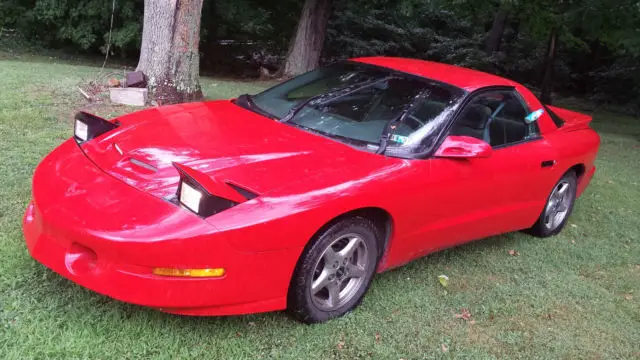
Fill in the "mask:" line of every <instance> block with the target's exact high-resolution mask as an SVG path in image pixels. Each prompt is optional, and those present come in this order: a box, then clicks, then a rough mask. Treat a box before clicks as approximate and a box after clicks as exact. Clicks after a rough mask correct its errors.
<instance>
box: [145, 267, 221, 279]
mask: <svg viewBox="0 0 640 360" xmlns="http://www.w3.org/2000/svg"><path fill="white" fill-rule="evenodd" d="M153 274H154V275H160V276H178V277H222V276H224V274H225V270H224V269H223V268H215V269H172V268H154V269H153Z"/></svg>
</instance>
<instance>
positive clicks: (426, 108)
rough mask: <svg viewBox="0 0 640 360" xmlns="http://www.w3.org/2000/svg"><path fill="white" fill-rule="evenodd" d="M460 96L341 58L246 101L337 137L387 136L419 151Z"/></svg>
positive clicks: (365, 139)
mask: <svg viewBox="0 0 640 360" xmlns="http://www.w3.org/2000/svg"><path fill="white" fill-rule="evenodd" d="M463 95H464V91H463V90H461V89H458V88H455V87H453V86H450V85H446V84H442V83H439V82H436V81H431V80H429V79H424V78H418V77H414V76H411V75H407V74H402V73H398V72H394V71H392V70H389V69H385V68H379V67H374V66H370V65H365V64H358V63H353V62H345V63H336V64H333V65H331V66H328V67H324V68H320V69H318V70H314V71H311V72H309V73H306V74H303V75H301V76H298V77H296V78H294V79H292V80H289V81H287V82H285V83H282V84H280V85H277V86H275V87H273V88H271V89H268V90H266V91H264V92H262V93H260V94H258V95H256V96H254V97H253V98H252V101H253V102H254V103H255V105H256V106H258V107H259V108H260V109H262V110H263V111H265V112H267V113H269V114H272V115H274V117H277V118H280V119H282V118H285V119H286V120H287V122H288V123H290V124H292V125H295V126H299V127H301V128H305V129H308V130H312V131H315V132H319V133H321V134H323V135H326V136H330V137H335V138H338V139H340V140H351V141H352V142H360V143H365V144H375V145H378V144H379V143H380V139H381V137H382V136H383V135H389V137H388V139H389V147H390V148H391V147H406V148H408V147H411V148H414V149H418V148H421V149H424V148H425V146H429V145H430V143H431V142H432V140H433V139H432V140H429V138H434V134H436V133H438V131H437V130H438V129H439V128H441V125H444V123H445V121H446V119H447V118H448V116H449V114H450V113H451V112H452V111H453V110H454V109H455V108H456V106H457V104H458V102H459V100H460V99H461V98H462V96H463ZM310 100H311V101H310ZM298 107H299V108H298ZM292 109H293V110H292ZM292 113H293V116H291V114H292ZM396 121H397V122H396ZM388 124H391V125H390V126H388V127H387V125H388ZM385 131H387V132H388V134H384V133H385ZM390 150H393V149H390Z"/></svg>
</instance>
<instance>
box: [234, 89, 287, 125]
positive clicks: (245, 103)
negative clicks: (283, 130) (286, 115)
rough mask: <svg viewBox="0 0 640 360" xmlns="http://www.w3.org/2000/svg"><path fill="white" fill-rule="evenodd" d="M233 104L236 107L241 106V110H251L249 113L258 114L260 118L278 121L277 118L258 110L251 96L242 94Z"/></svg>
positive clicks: (260, 109)
mask: <svg viewBox="0 0 640 360" xmlns="http://www.w3.org/2000/svg"><path fill="white" fill-rule="evenodd" d="M235 103H236V104H237V105H240V106H242V107H243V108H245V109H247V110H251V111H253V112H256V113H258V114H260V115H262V116H266V117H268V118H271V119H274V120H279V119H278V117H277V116H275V115H273V114H270V113H268V112H266V111H264V110H262V108H260V107H259V106H258V105H256V103H255V102H254V101H253V98H252V96H251V95H249V94H242V95H240V96H238V98H237V99H236V100H235Z"/></svg>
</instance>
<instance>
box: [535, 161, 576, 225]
mask: <svg viewBox="0 0 640 360" xmlns="http://www.w3.org/2000/svg"><path fill="white" fill-rule="evenodd" d="M577 184H578V179H577V177H576V174H575V172H573V171H569V172H567V173H566V174H564V175H563V176H562V178H561V179H560V181H558V183H557V184H556V185H555V186H554V187H553V190H552V191H551V194H550V195H549V198H548V199H547V204H546V205H545V207H544V210H542V214H540V217H539V218H538V221H536V223H535V224H534V225H533V227H531V228H530V229H529V230H528V231H529V233H531V234H532V235H535V236H538V237H548V236H553V235H556V234H558V233H559V232H560V231H561V230H562V229H563V228H564V227H565V225H566V224H567V221H568V220H569V215H571V211H572V210H573V204H574V202H575V200H576V190H577Z"/></svg>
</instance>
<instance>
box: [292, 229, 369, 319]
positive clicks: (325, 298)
mask: <svg viewBox="0 0 640 360" xmlns="http://www.w3.org/2000/svg"><path fill="white" fill-rule="evenodd" d="M377 236H378V235H377V231H376V227H375V225H374V224H373V223H372V222H371V221H370V220H368V219H365V218H361V217H354V218H349V219H344V220H342V221H339V222H336V223H335V224H333V225H331V226H329V227H328V228H327V229H326V230H324V231H322V232H321V233H320V234H319V235H318V236H316V237H315V238H314V240H312V243H311V245H310V246H309V247H308V248H307V249H305V251H304V253H303V254H302V256H301V258H300V260H299V262H298V265H297V266H296V270H295V273H294V277H293V279H292V281H291V286H290V288H289V296H288V308H289V312H290V313H291V314H292V315H293V316H294V317H295V318H297V319H298V320H300V321H302V322H304V323H307V324H312V323H319V322H324V321H327V320H329V319H332V318H335V317H338V316H342V315H344V314H346V313H347V312H349V311H351V310H353V309H354V308H355V307H356V306H358V304H360V302H361V301H362V298H363V297H364V294H365V292H366V291H367V289H368V288H369V284H370V283H371V280H372V278H373V275H374V273H375V270H376V266H377V263H378V241H377Z"/></svg>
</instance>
